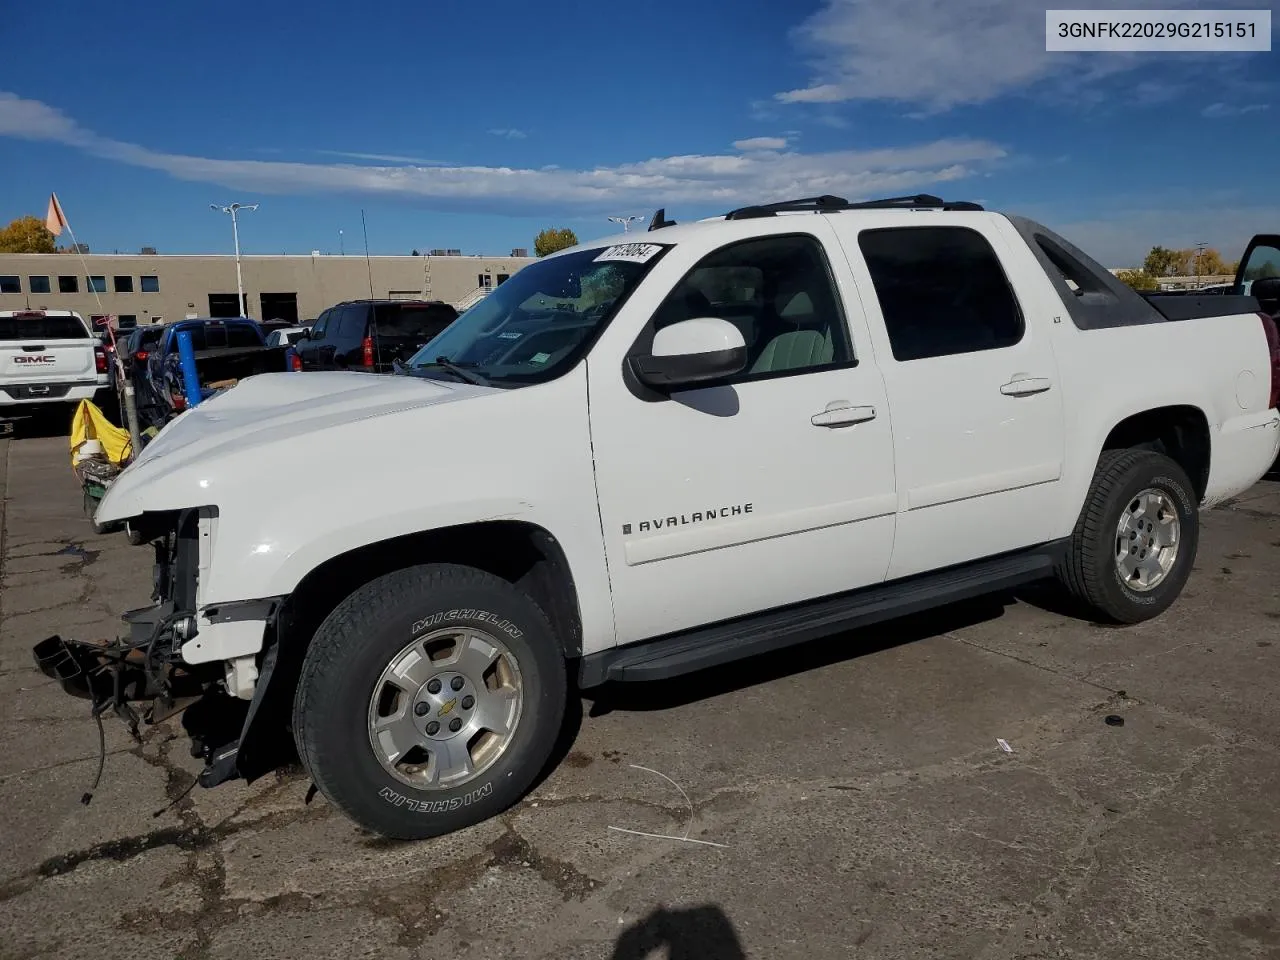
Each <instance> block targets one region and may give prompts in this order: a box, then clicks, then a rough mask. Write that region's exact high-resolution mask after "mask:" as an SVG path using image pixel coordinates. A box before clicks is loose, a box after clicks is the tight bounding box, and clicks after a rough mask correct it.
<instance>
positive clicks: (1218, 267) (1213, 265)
mask: <svg viewBox="0 0 1280 960" xmlns="http://www.w3.org/2000/svg"><path fill="white" fill-rule="evenodd" d="M1192 263H1193V266H1194V269H1195V274H1196V276H1197V277H1211V276H1214V275H1216V274H1223V273H1234V272H1235V271H1234V270H1231V269H1230V268H1228V266H1227V264H1226V261H1224V260H1223V259H1222V255H1221V254H1220V253H1218V251H1217V250H1215V249H1213V247H1208V248H1206V249H1204V250H1201V251H1200V255H1199V256H1195V254H1192Z"/></svg>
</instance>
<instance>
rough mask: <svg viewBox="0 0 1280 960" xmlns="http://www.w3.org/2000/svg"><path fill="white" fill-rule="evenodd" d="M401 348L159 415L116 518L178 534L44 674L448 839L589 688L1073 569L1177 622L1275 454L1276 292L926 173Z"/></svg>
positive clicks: (1063, 575)
mask: <svg viewBox="0 0 1280 960" xmlns="http://www.w3.org/2000/svg"><path fill="white" fill-rule="evenodd" d="M407 373H408V375H402V376H392V377H382V376H370V375H365V374H359V373H346V372H339V373H314V374H268V375H263V376H257V377H252V378H249V379H247V380H244V381H242V382H241V383H240V384H239V385H238V386H236V387H234V388H233V389H231V390H228V391H226V392H225V393H223V394H222V395H220V396H218V397H217V398H216V399H214V400H212V401H210V402H208V403H205V404H202V405H200V406H198V407H196V408H194V409H192V410H189V411H187V412H186V413H184V414H182V415H181V416H180V417H178V418H177V419H176V420H175V421H173V422H172V423H171V424H169V425H168V426H166V427H165V428H164V430H163V431H161V433H160V434H159V436H158V437H156V439H155V440H154V441H153V442H152V443H151V444H149V445H148V446H147V448H146V449H145V451H144V452H143V454H142V455H141V457H140V458H139V459H138V460H137V461H136V462H134V463H133V464H132V465H131V466H129V467H128V469H126V470H125V471H124V472H123V473H122V474H121V475H120V477H119V479H118V480H116V482H115V483H114V485H113V486H112V487H111V489H110V490H109V492H108V493H107V495H106V497H105V498H104V499H103V501H102V504H101V507H100V508H99V511H98V514H97V521H98V522H99V523H107V522H112V521H127V522H128V525H129V527H130V529H131V532H132V534H133V535H134V536H135V537H142V538H144V539H146V540H149V541H153V542H154V543H155V549H156V561H157V562H156V577H155V583H156V591H155V600H156V604H155V605H154V606H152V607H148V608H145V609H143V610H138V611H133V612H131V613H129V614H127V615H126V620H128V621H129V622H130V624H131V628H130V635H129V636H127V637H123V638H120V639H118V640H116V641H113V642H111V643H109V644H107V645H105V646H103V645H91V644H89V643H87V642H84V641H70V640H63V639H61V638H56V637H55V638H50V639H49V640H46V641H44V643H42V644H40V645H38V646H37V650H36V654H37V658H38V659H39V660H40V661H41V662H42V664H43V665H44V667H45V669H46V671H47V672H49V673H50V674H51V675H54V676H58V677H60V678H61V679H63V680H64V683H65V685H66V686H67V687H68V689H71V690H74V691H77V692H79V693H81V694H88V695H91V696H94V697H95V699H96V700H97V701H98V703H99V708H100V709H101V708H102V707H103V705H105V704H107V703H109V702H110V703H113V704H115V705H117V706H118V705H119V701H120V700H122V699H124V697H125V696H126V695H128V696H129V697H131V698H133V699H141V698H143V697H146V696H150V695H155V694H160V695H162V696H168V697H173V698H177V697H179V696H181V695H183V694H203V699H202V700H200V701H199V702H198V703H197V704H196V705H195V706H193V707H191V708H189V709H188V711H187V714H186V716H185V720H184V722H185V723H186V726H187V728H188V730H189V731H190V732H191V734H192V736H193V739H194V740H195V741H196V749H197V750H198V751H201V752H203V753H204V755H205V757H206V760H207V765H206V768H205V770H204V773H203V775H202V782H203V783H205V784H206V785H213V784H215V783H218V782H221V781H223V780H226V779H229V778H232V777H237V776H238V777H243V778H245V779H247V780H252V779H253V778H255V777H257V776H260V775H261V774H262V773H263V772H265V771H266V770H267V769H269V768H270V767H271V766H272V765H273V764H274V763H276V762H277V760H278V758H279V757H280V753H279V752H278V751H279V747H280V744H281V743H282V741H283V740H284V738H282V737H280V736H278V735H277V734H278V733H279V732H281V731H285V730H289V731H291V732H292V739H293V741H294V742H295V743H296V747H297V750H298V752H299V753H300V755H301V758H302V761H303V763H304V764H305V765H306V768H307V770H308V771H309V773H310V775H311V776H312V778H313V779H314V781H315V783H316V785H317V786H318V787H319V789H320V790H321V791H322V792H323V793H324V794H325V796H327V797H328V798H329V799H330V800H331V801H332V802H333V803H334V804H336V805H337V806H338V807H339V808H340V809H342V810H343V811H344V812H345V813H346V814H347V815H349V816H350V817H351V818H352V819H353V820H355V821H356V822H358V823H359V824H361V825H363V826H364V827H366V828H368V829H369V830H372V831H375V832H377V833H380V834H384V835H387V836H393V837H406V838H412V837H426V836H431V835H436V834H440V833H443V832H446V831H450V830H453V829H456V828H459V827H462V826H464V825H467V824H470V823H474V822H476V821H478V820H481V819H483V818H485V817H489V816H492V815H493V814H495V813H496V812H498V811H500V810H502V809H503V808H504V807H506V806H508V805H510V804H512V803H513V802H515V801H516V800H517V799H518V798H519V797H521V795H522V794H523V792H524V791H526V790H527V789H528V787H529V785H530V784H531V782H533V780H534V779H535V777H536V776H537V775H538V773H539V771H540V770H541V769H542V768H543V767H544V765H545V764H546V763H547V762H548V758H549V756H550V755H551V753H552V750H553V744H554V742H555V740H556V737H557V734H558V732H559V730H560V727H561V724H562V718H563V716H564V712H565V704H566V701H567V698H568V697H571V696H575V695H576V694H575V692H574V691H575V686H576V687H589V686H592V685H598V684H601V683H603V682H605V681H611V680H622V681H626V680H658V681H661V680H663V679H665V678H669V677H672V676H675V675H677V674H681V673H685V672H689V671H694V670H701V669H708V668H712V669H714V668H719V667H722V666H723V665H724V664H727V663H729V662H731V661H733V660H736V659H738V658H741V657H746V656H749V655H752V654H755V653H758V652H761V651H767V650H775V649H778V648H782V647H785V646H787V645H789V644H794V643H797V642H799V641H803V640H808V639H810V638H813V637H816V636H819V635H832V634H837V633H839V632H840V631H842V630H845V629H846V628H849V627H853V626H858V625H863V624H868V623H873V622H876V621H882V620H885V619H888V618H891V617H894V616H897V615H899V614H904V613H907V612H911V611H918V610H921V609H924V608H928V607H933V606H936V605H939V604H945V603H948V602H951V601H954V600H958V599H961V598H965V597H970V596H974V595H977V594H981V593H984V592H988V591H993V590H1001V589H1006V588H1010V587H1013V586H1016V585H1019V584H1022V583H1026V582H1029V581H1033V580H1038V579H1042V578H1049V577H1053V576H1057V577H1058V578H1059V579H1060V581H1061V582H1062V584H1063V585H1064V586H1065V588H1066V589H1067V590H1069V591H1070V592H1071V593H1073V594H1074V595H1075V596H1076V597H1077V598H1078V599H1079V600H1080V601H1082V603H1083V605H1085V606H1086V607H1087V608H1088V609H1090V610H1092V611H1093V613H1094V615H1096V616H1097V617H1099V618H1104V619H1107V620H1111V621H1119V622H1135V621H1140V620H1144V619H1147V618H1150V617H1154V616H1156V615H1157V614H1159V613H1160V612H1161V611H1163V610H1164V609H1166V608H1167V607H1168V606H1169V605H1170V604H1171V603H1173V602H1174V600H1175V598H1176V597H1177V596H1178V593H1179V592H1180V591H1181V590H1182V588H1183V584H1184V583H1185V582H1186V580H1187V577H1188V575H1189V574H1190V572H1191V567H1192V563H1193V561H1194V559H1195V554H1196V544H1197V532H1198V510H1199V509H1200V508H1204V507H1209V506H1212V505H1213V504H1215V503H1218V502H1220V501H1222V500H1224V499H1226V498H1228V497H1231V496H1234V495H1236V494H1239V493H1240V492H1242V491H1244V490H1245V489H1247V488H1248V487H1250V486H1251V485H1252V484H1253V483H1255V482H1256V481H1257V480H1258V479H1259V478H1260V477H1262V476H1263V474H1264V473H1265V472H1266V471H1267V469H1268V467H1269V466H1270V465H1271V463H1272V462H1273V461H1274V460H1275V458H1276V454H1277V449H1278V448H1280V412H1277V409H1276V407H1277V393H1278V391H1280V343H1278V341H1277V337H1276V326H1275V323H1274V320H1273V318H1271V317H1269V316H1265V315H1263V314H1261V313H1259V308H1258V304H1257V302H1256V301H1255V300H1254V299H1253V298H1251V297H1206V298H1203V299H1202V300H1201V299H1197V298H1188V297H1175V298H1169V300H1168V302H1167V303H1166V302H1164V301H1162V300H1161V299H1160V298H1158V297H1153V298H1144V297H1143V296H1141V295H1139V294H1137V293H1135V292H1133V291H1132V290H1130V289H1129V288H1128V287H1126V286H1124V285H1123V284H1121V283H1120V282H1119V281H1117V280H1116V279H1115V278H1114V277H1112V276H1111V274H1110V273H1108V272H1107V271H1106V270H1105V269H1103V268H1102V267H1100V266H1099V265H1098V264H1097V263H1095V262H1094V261H1093V260H1091V259H1090V258H1089V257H1088V256H1086V255H1085V254H1084V253H1082V252H1081V251H1080V250H1078V249H1076V247H1074V246H1073V245H1072V244H1071V243H1069V242H1068V241H1066V240H1064V239H1063V238H1062V237H1060V236H1058V235H1056V234H1055V233H1053V232H1052V231H1050V230H1048V229H1046V228H1044V227H1042V226H1040V225H1038V224H1035V223H1033V222H1030V221H1028V220H1024V219H1021V218H1018V217H1012V216H1004V215H1000V214H997V213H992V212H986V211H983V210H982V209H981V208H980V207H978V206H976V205H974V204H968V203H944V202H943V201H941V200H938V199H937V198H933V197H910V198H900V199H895V200H885V201H877V202H871V203H861V204H859V203H846V202H844V201H842V200H840V199H838V198H834V197H821V198H816V199H812V200H805V201H796V202H792V203H786V204H774V205H769V206H759V207H750V208H746V209H743V210H737V211H734V212H732V213H730V214H728V215H726V216H724V217H720V218H715V219H714V220H711V221H702V222H697V223H690V224H685V225H674V224H670V223H668V222H667V221H666V220H665V218H664V216H663V214H662V212H661V211H659V214H658V215H656V216H655V220H654V222H653V223H652V224H651V226H650V230H649V231H648V232H647V233H645V234H640V235H636V234H630V235H626V236H619V237H617V238H614V239H610V240H606V241H601V242H598V243H591V244H585V245H582V246H579V247H575V248H573V249H570V250H567V251H563V252H561V253H558V254H556V255H554V256H550V257H547V258H545V259H543V260H540V261H539V262H538V263H536V264H533V265H531V266H529V267H526V268H525V269H523V270H522V271H520V272H519V273H517V274H516V275H514V276H513V277H512V278H511V279H510V280H508V281H507V282H506V283H504V284H503V285H502V286H500V287H498V288H497V289H496V290H494V292H493V293H492V294H491V295H490V296H489V297H487V298H485V299H484V300H483V301H481V302H480V303H478V304H477V305H476V306H475V307H474V308H472V309H471V310H469V311H468V312H467V313H466V314H465V315H464V316H463V317H461V318H460V319H459V320H458V321H457V322H455V323H454V324H453V325H452V326H450V327H449V328H448V329H447V330H446V331H444V332H443V333H441V334H440V335H439V336H438V337H436V339H435V340H433V341H432V342H431V343H429V344H428V345H427V346H426V347H425V348H423V350H422V351H420V352H419V354H418V355H417V356H415V357H414V358H413V360H412V361H411V362H410V364H409V366H408V370H407ZM270 487H275V488H280V489H287V490H289V491H291V493H290V496H289V497H287V498H283V499H282V498H278V497H266V496H264V495H263V491H264V490H265V489H268V488H270ZM829 642H836V643H838V642H840V641H839V640H838V639H833V640H831V641H829ZM103 665H108V666H111V667H112V669H111V670H108V671H103V670H98V671H96V672H92V671H91V672H90V673H88V674H83V673H82V674H80V675H79V676H77V674H76V670H77V669H79V670H87V669H90V668H94V667H102V666H103ZM108 676H110V677H112V678H113V680H114V681H116V682H114V683H111V684H107V685H106V687H102V686H99V687H98V688H95V687H94V683H95V678H103V677H108ZM96 682H98V683H99V684H103V683H106V681H104V680H101V679H98V680H97V681H96ZM121 691H124V692H125V693H122V692H121ZM237 704H239V706H240V709H239V712H238V713H232V712H230V711H231V708H232V707H233V706H235V705H237ZM219 729H221V730H222V731H223V732H222V733H221V734H219V733H218V732H217V731H218V730H219ZM779 749H782V746H781V745H780V747H779Z"/></svg>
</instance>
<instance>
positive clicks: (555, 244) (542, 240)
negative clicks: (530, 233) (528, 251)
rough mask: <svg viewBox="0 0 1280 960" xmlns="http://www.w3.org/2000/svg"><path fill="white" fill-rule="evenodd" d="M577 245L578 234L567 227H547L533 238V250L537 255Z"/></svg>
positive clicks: (544, 254) (543, 255)
mask: <svg viewBox="0 0 1280 960" xmlns="http://www.w3.org/2000/svg"><path fill="white" fill-rule="evenodd" d="M577 245H578V235H577V234H576V233H574V232H573V231H572V230H570V229H569V228H568V227H547V229H545V230H543V231H542V232H541V233H540V234H538V235H537V236H536V237H534V238H533V252H534V253H535V254H536V255H537V256H539V257H545V256H547V255H548V254H551V253H555V252H556V251H557V250H563V249H564V248H565V247H575V246H577Z"/></svg>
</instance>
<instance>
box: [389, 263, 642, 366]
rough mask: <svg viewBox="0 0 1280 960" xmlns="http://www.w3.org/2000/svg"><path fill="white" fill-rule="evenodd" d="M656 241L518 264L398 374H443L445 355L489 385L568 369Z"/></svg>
mask: <svg viewBox="0 0 1280 960" xmlns="http://www.w3.org/2000/svg"><path fill="white" fill-rule="evenodd" d="M666 249H667V248H666V247H663V246H660V245H658V244H656V243H650V244H646V243H635V244H624V245H622V246H620V247H609V248H601V247H597V248H596V249H594V250H583V251H581V252H578V253H566V254H562V255H560V256H557V257H552V258H551V259H549V260H542V261H539V262H538V263H534V264H531V265H530V266H527V267H525V268H524V269H523V270H521V271H520V272H519V273H517V274H515V275H514V276H512V277H511V279H510V280H507V281H505V282H504V283H502V284H500V285H499V286H498V287H497V289H495V290H494V291H493V293H491V294H489V295H488V296H487V297H485V298H484V299H483V300H481V301H480V302H479V303H477V304H476V305H475V306H474V307H472V308H471V309H470V310H467V311H466V312H464V313H463V314H462V315H461V316H459V317H458V319H457V320H455V321H454V322H453V324H452V325H451V326H449V327H448V328H447V329H446V330H444V331H443V332H442V333H441V334H440V335H439V336H437V337H436V338H435V339H433V340H432V341H431V342H430V343H428V344H427V345H426V346H424V347H423V348H422V349H421V350H419V351H418V352H417V353H415V354H414V355H413V357H412V358H411V359H410V360H409V362H408V364H407V370H406V372H408V373H411V374H416V375H420V376H421V375H425V376H433V377H434V376H443V377H449V376H451V374H450V373H449V372H447V371H446V370H444V369H443V368H441V367H440V366H438V365H436V364H435V361H436V360H437V359H438V358H441V357H443V358H445V359H447V360H448V361H449V362H450V363H451V364H453V365H456V366H458V367H463V368H466V369H467V370H468V371H471V372H473V373H475V374H478V375H479V377H481V378H483V379H484V380H485V381H487V382H491V383H493V384H495V385H497V386H519V385H523V384H529V383H543V382H545V381H548V380H553V379H555V378H556V377H558V376H560V375H561V374H563V373H565V372H567V371H568V370H570V369H571V368H572V367H573V366H574V364H576V363H577V362H578V360H579V359H580V358H581V357H582V354H583V353H584V352H585V351H586V349H587V348H588V347H589V346H590V345H591V343H592V342H593V341H594V340H595V337H596V335H597V334H598V333H599V332H600V331H601V330H603V329H604V326H605V324H607V323H608V322H609V320H610V318H611V317H612V316H613V314H614V312H615V311H616V310H617V309H618V307H620V306H621V305H622V303H623V302H624V301H625V300H626V298H627V297H628V296H630V294H631V291H632V290H634V289H635V288H636V286H637V285H638V284H639V282H640V280H641V279H642V278H643V277H644V275H645V274H646V273H647V272H648V271H649V269H650V268H651V267H652V266H653V264H654V263H656V262H657V261H658V260H659V259H660V258H661V255H662V253H663V251H664V250H666Z"/></svg>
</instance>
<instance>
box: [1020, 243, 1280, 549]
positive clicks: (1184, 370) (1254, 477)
mask: <svg viewBox="0 0 1280 960" xmlns="http://www.w3.org/2000/svg"><path fill="white" fill-rule="evenodd" d="M1002 229H1003V230H1004V231H1006V234H1007V236H1008V240H1009V244H1008V256H1009V259H1010V263H1009V269H1010V270H1011V271H1019V272H1021V273H1023V274H1024V275H1027V276H1031V277H1034V278H1036V280H1035V283H1036V285H1037V286H1039V287H1041V288H1042V291H1043V293H1042V295H1041V298H1040V299H1041V302H1042V303H1045V304H1055V303H1056V305H1057V309H1056V310H1055V311H1049V312H1047V313H1041V315H1039V316H1031V315H1028V317H1027V321H1028V323H1031V322H1035V321H1038V322H1042V323H1048V324H1049V325H1050V326H1051V328H1052V342H1053V348H1054V354H1055V358H1056V360H1057V364H1058V371H1059V378H1060V380H1061V384H1062V391H1063V403H1064V407H1065V410H1066V420H1065V425H1064V429H1065V435H1066V459H1065V464H1064V473H1063V482H1062V483H1061V485H1060V486H1061V488H1062V497H1063V502H1062V503H1061V504H1060V506H1061V510H1060V516H1061V518H1062V519H1061V524H1060V535H1061V536H1067V535H1068V534H1069V533H1070V532H1071V529H1072V528H1073V526H1074V524H1075V521H1076V518H1077V516H1078V515H1079V511H1080V507H1081V505H1082V504H1083V503H1084V499H1085V496H1086V494H1087V493H1088V489H1089V484H1090V482H1091V481H1092V479H1093V472H1094V468H1095V467H1096V465H1097V462H1098V457H1099V455H1100V454H1101V452H1102V448H1103V444H1104V442H1105V441H1106V438H1107V436H1108V434H1110V432H1111V431H1112V429H1113V428H1114V427H1115V426H1116V425H1117V424H1119V423H1120V422H1121V421H1123V420H1125V419H1126V418H1128V417H1131V416H1133V415H1134V414H1138V413H1142V412H1144V411H1146V410H1152V409H1155V408H1158V407H1169V406H1190V407H1195V408H1197V409H1198V410H1200V411H1201V412H1202V413H1203V414H1204V416H1205V419H1206V421H1207V422H1208V425H1209V436H1210V447H1211V450H1210V455H1211V466H1210V472H1209V483H1208V488H1207V490H1206V492H1205V496H1204V499H1203V501H1202V505H1203V506H1205V507H1210V506H1213V505H1214V504H1216V503H1219V502H1221V501H1222V500H1225V499H1227V498H1229V497H1232V496H1235V495H1237V494H1239V493H1241V492H1242V491H1244V490H1246V489H1248V488H1249V487H1250V486H1252V485H1253V484H1254V483H1256V482H1257V481H1258V480H1259V479H1260V478H1261V477H1262V476H1263V475H1264V474H1265V473H1266V472H1267V470H1268V469H1269V467H1270V466H1271V464H1272V463H1273V462H1274V461H1275V457H1276V453H1277V448H1278V447H1280V414H1277V413H1276V411H1275V410H1272V409H1269V408H1268V407H1267V400H1268V390H1269V386H1270V378H1271V371H1270V361H1269V357H1268V353H1267V341H1266V334H1265V332H1264V330H1263V327H1262V322H1261V321H1260V320H1259V318H1258V317H1257V315H1255V314H1241V315H1236V316H1227V317H1209V318H1204V319H1195V320H1180V321H1166V322H1162V323H1144V324H1136V325H1133V326H1123V327H1110V328H1106V329H1097V330H1081V329H1080V328H1078V327H1077V326H1076V325H1075V324H1074V323H1073V322H1072V320H1071V318H1070V316H1069V315H1068V314H1067V311H1066V308H1065V306H1063V305H1062V301H1061V299H1060V298H1059V296H1058V293H1057V291H1056V290H1055V289H1054V287H1053V285H1052V284H1051V283H1050V282H1049V279H1048V277H1047V276H1045V274H1044V270H1043V268H1042V267H1041V266H1040V263H1039V261H1038V260H1037V259H1036V258H1035V256H1034V255H1033V254H1032V252H1031V250H1030V249H1029V248H1028V247H1027V245H1026V242H1025V241H1024V240H1023V239H1022V237H1021V236H1020V235H1019V234H1018V232H1017V230H1016V229H1015V228H1014V227H1013V226H1012V224H1009V223H1008V222H1007V221H1005V222H1004V224H1003V225H1002ZM1029 313H1030V312H1029Z"/></svg>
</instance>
